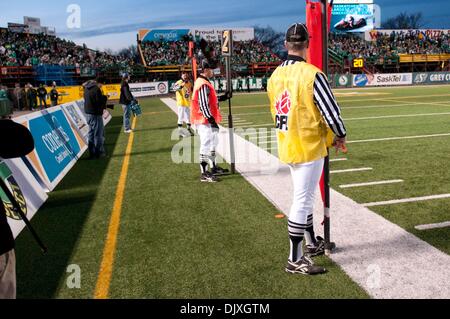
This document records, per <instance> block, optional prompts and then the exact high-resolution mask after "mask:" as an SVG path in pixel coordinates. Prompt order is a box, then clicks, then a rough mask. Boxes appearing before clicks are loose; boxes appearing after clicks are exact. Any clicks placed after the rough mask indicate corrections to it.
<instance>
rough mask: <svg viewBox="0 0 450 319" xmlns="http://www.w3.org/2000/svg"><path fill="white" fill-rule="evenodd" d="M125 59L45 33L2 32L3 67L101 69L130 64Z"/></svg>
mask: <svg viewBox="0 0 450 319" xmlns="http://www.w3.org/2000/svg"><path fill="white" fill-rule="evenodd" d="M129 62H130V61H129V60H128V59H127V58H126V57H123V56H118V55H112V54H108V53H105V52H99V51H94V50H90V49H88V48H87V47H86V46H85V45H83V46H80V45H76V44H75V43H74V42H72V41H68V40H64V39H60V38H58V37H55V36H49V35H45V34H26V33H15V32H10V31H8V30H7V29H2V30H0V65H2V66H39V65H44V64H45V65H59V66H74V67H77V68H85V67H90V68H99V67H108V66H113V65H125V64H129Z"/></svg>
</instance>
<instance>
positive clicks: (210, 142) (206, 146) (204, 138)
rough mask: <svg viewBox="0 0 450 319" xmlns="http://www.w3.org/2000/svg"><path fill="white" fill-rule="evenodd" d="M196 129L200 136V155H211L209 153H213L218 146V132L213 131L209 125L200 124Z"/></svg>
mask: <svg viewBox="0 0 450 319" xmlns="http://www.w3.org/2000/svg"><path fill="white" fill-rule="evenodd" d="M196 128H197V132H198V135H199V136H200V154H201V155H211V152H215V151H216V147H217V145H219V137H218V134H219V131H218V130H213V129H212V128H211V124H200V125H197V126H196Z"/></svg>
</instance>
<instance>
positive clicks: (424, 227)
mask: <svg viewBox="0 0 450 319" xmlns="http://www.w3.org/2000/svg"><path fill="white" fill-rule="evenodd" d="M445 227H450V222H443V223H437V224H427V225H417V226H415V227H414V228H415V229H417V230H430V229H439V228H445Z"/></svg>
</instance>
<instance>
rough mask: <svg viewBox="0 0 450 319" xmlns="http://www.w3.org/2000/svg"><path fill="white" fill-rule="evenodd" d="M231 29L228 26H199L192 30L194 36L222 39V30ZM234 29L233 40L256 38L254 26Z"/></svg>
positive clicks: (210, 39)
mask: <svg viewBox="0 0 450 319" xmlns="http://www.w3.org/2000/svg"><path fill="white" fill-rule="evenodd" d="M224 30H230V29H226V28H217V29H216V28H197V29H192V30H191V31H190V32H191V34H192V35H193V36H196V37H202V38H203V39H205V40H206V41H220V40H221V38H222V32H223V31H224ZM231 30H233V41H250V40H254V39H255V29H253V28H236V29H233V28H232V29H231Z"/></svg>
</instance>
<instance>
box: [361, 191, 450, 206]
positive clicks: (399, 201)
mask: <svg viewBox="0 0 450 319" xmlns="http://www.w3.org/2000/svg"><path fill="white" fill-rule="evenodd" d="M443 198H450V194H441V195H431V196H422V197H411V198H403V199H394V200H387V201H382V202H373V203H365V204H361V205H363V206H364V207H374V206H384V205H395V204H402V203H414V202H423V201H427V200H433V199H443Z"/></svg>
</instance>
